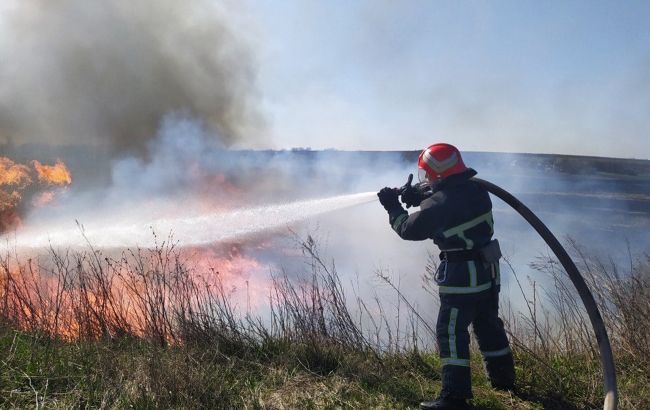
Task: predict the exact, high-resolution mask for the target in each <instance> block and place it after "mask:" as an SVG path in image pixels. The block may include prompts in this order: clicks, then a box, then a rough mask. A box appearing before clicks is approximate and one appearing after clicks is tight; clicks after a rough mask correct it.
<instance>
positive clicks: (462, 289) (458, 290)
mask: <svg viewBox="0 0 650 410" xmlns="http://www.w3.org/2000/svg"><path fill="white" fill-rule="evenodd" d="M491 287H492V282H487V283H484V284H482V285H477V286H438V291H439V292H440V293H454V294H465V293H478V292H483V291H484V290H488V289H490V288H491Z"/></svg>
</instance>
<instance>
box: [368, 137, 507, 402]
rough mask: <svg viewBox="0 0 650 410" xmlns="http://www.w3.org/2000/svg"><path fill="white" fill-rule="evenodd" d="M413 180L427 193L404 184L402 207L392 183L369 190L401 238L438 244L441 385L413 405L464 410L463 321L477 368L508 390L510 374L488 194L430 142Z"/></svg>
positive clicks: (448, 150) (449, 151)
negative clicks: (474, 345) (477, 354)
mask: <svg viewBox="0 0 650 410" xmlns="http://www.w3.org/2000/svg"><path fill="white" fill-rule="evenodd" d="M418 168H419V169H418V171H419V176H420V181H421V182H423V181H424V182H425V184H423V185H426V186H430V189H429V190H428V192H426V193H424V192H423V191H422V190H421V189H417V188H416V187H410V186H408V187H407V188H406V189H405V190H404V191H402V192H401V197H402V202H403V203H404V204H405V205H406V206H407V208H408V207H410V206H419V207H420V210H419V211H416V212H412V213H411V214H410V215H409V213H408V212H407V211H406V210H405V209H404V208H402V205H401V204H400V202H399V199H398V198H399V195H400V192H398V191H397V190H396V189H395V188H388V187H387V188H383V189H382V190H381V191H379V192H378V193H377V196H378V197H379V201H380V203H381V204H382V205H383V207H384V208H385V209H386V211H388V219H389V222H390V225H391V227H392V228H393V230H394V231H395V232H397V234H398V235H399V236H400V237H401V238H402V239H405V240H411V241H423V240H426V239H433V242H434V243H435V244H436V245H437V246H438V247H439V248H440V251H441V252H440V264H439V266H438V269H437V271H436V273H435V276H434V280H435V281H436V283H437V285H438V289H439V291H438V293H439V297H440V311H439V313H438V322H437V325H436V333H437V342H438V347H439V352H440V359H441V363H442V389H441V391H440V394H439V396H438V397H437V398H436V399H435V400H432V401H424V402H422V403H420V408H421V409H464V408H468V407H469V404H468V402H467V400H469V399H471V397H472V390H471V378H470V367H469V365H470V361H469V357H470V356H469V342H470V340H469V332H468V327H469V325H470V324H471V325H472V328H473V330H474V334H475V335H476V338H477V341H478V345H479V349H480V350H481V353H482V355H483V361H484V364H485V369H486V371H487V374H488V377H489V379H490V382H491V384H492V386H493V387H494V388H498V389H506V390H512V389H513V388H514V381H515V372H514V362H513V357H512V352H511V350H510V345H509V343H508V338H507V336H506V333H505V330H504V328H503V322H502V321H501V319H500V318H499V316H498V305H499V301H498V297H499V296H498V292H499V289H500V276H499V258H500V257H501V252H500V250H499V245H498V242H497V241H496V240H495V239H492V235H493V233H494V231H493V218H492V202H491V201H490V197H489V194H488V192H487V191H486V190H485V189H484V188H482V187H481V186H480V185H479V184H478V183H476V182H474V181H472V179H471V178H472V177H473V176H474V175H476V171H474V170H473V169H471V168H467V167H466V166H465V164H464V163H463V159H462V157H461V155H460V152H459V151H458V149H457V148H456V147H454V146H453V145H449V144H433V145H431V146H429V147H428V148H426V149H425V150H424V151H422V153H421V154H420V156H419V159H418Z"/></svg>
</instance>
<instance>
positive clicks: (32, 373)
mask: <svg viewBox="0 0 650 410" xmlns="http://www.w3.org/2000/svg"><path fill="white" fill-rule="evenodd" d="M300 246H301V247H302V250H303V252H304V254H305V255H306V257H307V258H308V259H309V260H310V261H311V264H310V265H309V266H311V269H312V272H308V274H307V275H306V277H307V278H308V280H302V281H298V280H296V279H294V278H290V277H289V276H288V275H287V274H284V273H281V272H280V273H275V274H273V275H272V283H273V291H272V293H271V295H270V302H271V305H270V309H271V313H272V314H271V318H270V319H268V320H262V319H260V318H259V317H256V316H252V315H246V314H243V315H242V314H239V313H238V312H237V310H236V309H235V308H234V307H233V306H232V304H231V302H230V301H229V298H228V293H227V292H226V291H224V289H223V287H222V286H219V285H218V284H217V285H216V286H215V284H206V283H205V282H202V281H201V280H200V279H197V275H196V274H195V273H194V272H193V271H192V270H191V269H190V268H189V267H188V266H186V265H185V264H184V262H183V261H182V259H181V258H180V257H179V253H178V252H177V250H175V249H174V248H173V246H166V245H162V246H160V247H159V248H156V249H152V250H139V251H135V252H129V253H124V254H123V255H122V257H121V258H111V257H108V256H106V255H103V254H101V253H100V252H99V251H97V250H94V249H90V250H88V251H87V252H81V253H73V252H69V253H67V254H64V255H61V254H57V253H56V252H52V253H51V255H50V258H51V260H50V263H49V264H44V263H43V262H42V261H41V262H39V264H38V265H37V264H36V263H35V262H33V261H16V260H13V259H12V257H11V256H9V255H8V256H6V257H5V258H3V259H2V260H1V261H0V275H1V276H0V278H1V279H0V280H1V282H0V284H1V290H0V292H1V293H0V296H1V297H2V299H1V304H0V309H1V310H0V313H1V315H0V316H1V317H2V325H1V326H0V357H1V359H0V360H1V361H0V407H2V408H139V409H140V408H152V409H153V408H211V409H214V408H222V409H230V408H236V409H239V408H243V409H293V408H323V409H330V408H331V409H336V408H364V409H365V408H385V409H408V408H417V405H418V403H419V401H420V400H421V399H424V398H430V397H433V396H435V395H436V393H437V392H438V391H439V388H440V364H439V360H438V358H437V353H436V352H435V349H433V350H432V349H428V348H425V347H424V346H422V344H421V343H420V342H419V338H418V337H417V335H415V334H414V335H413V337H411V338H410V339H408V338H404V339H402V341H401V342H399V343H397V342H396V341H395V340H393V341H391V340H390V338H388V340H389V341H388V342H386V338H382V339H383V340H384V341H383V342H380V341H379V338H377V337H376V336H377V335H378V334H379V333H380V329H382V326H384V325H385V326H389V321H387V320H386V316H385V315H386V311H387V310H386V309H388V308H385V309H381V310H380V311H381V312H383V313H380V314H378V315H377V316H375V317H373V320H371V322H372V323H375V327H368V326H365V327H362V326H361V323H359V321H358V320H357V319H355V318H356V317H357V315H356V314H354V313H353V312H356V311H357V310H358V309H365V311H366V312H367V313H368V314H370V309H367V306H366V305H365V302H363V301H356V303H353V304H351V303H350V302H349V299H350V298H348V297H346V295H345V294H344V292H343V287H342V285H341V281H340V279H339V276H338V274H337V273H336V270H335V269H334V267H333V266H332V265H329V264H326V263H324V262H323V259H322V258H321V256H320V255H319V254H318V250H317V247H316V244H315V243H314V242H313V241H312V240H311V238H307V239H306V240H305V241H303V242H301V244H300ZM573 253H574V254H575V256H576V257H577V259H578V260H579V261H580V265H581V268H582V271H583V272H584V273H585V276H586V279H587V281H588V283H590V285H591V286H592V290H593V292H594V294H595V296H596V299H597V301H598V302H599V305H600V306H601V310H602V313H603V316H604V319H605V321H606V323H607V325H608V329H609V332H610V337H611V338H612V343H613V346H614V350H615V354H616V359H617V371H618V377H619V388H620V395H621V399H620V408H624V409H647V408H650V323H649V319H650V268H649V262H650V258H649V257H648V256H647V255H646V256H641V257H631V258H630V266H628V267H626V268H625V269H626V271H625V272H622V271H619V268H618V267H616V266H613V265H611V264H608V263H604V262H603V261H601V260H599V259H597V258H593V257H591V256H588V255H586V254H585V253H584V252H583V251H582V250H581V249H579V248H578V247H575V246H574V249H573ZM535 264H536V268H537V269H538V271H539V272H540V274H543V275H547V276H548V277H549V278H551V279H552V280H551V283H553V284H554V285H553V288H551V289H546V290H544V291H542V290H541V289H540V290H539V295H537V294H535V295H532V297H533V298H532V299H531V300H527V301H528V302H529V306H530V310H529V311H528V312H524V313H520V312H514V311H512V309H510V308H509V306H507V305H503V306H502V309H503V315H504V317H505V319H506V322H507V323H506V325H507V328H508V330H509V332H510V336H511V340H512V342H513V350H514V353H515V360H516V370H517V386H516V391H515V392H498V391H495V390H492V389H491V388H490V387H489V383H488V382H487V380H486V378H485V375H484V373H483V369H482V363H481V360H480V355H479V354H478V352H477V351H476V348H475V346H474V352H473V356H472V374H473V379H474V380H473V386H474V395H475V398H474V400H473V405H474V406H475V408H482V409H511V408H515V409H541V408H550V409H554V408H555V409H572V408H575V409H591V408H599V407H601V406H602V404H601V403H602V396H603V393H602V381H601V380H602V378H601V375H600V364H599V360H598V356H597V350H596V348H595V346H594V342H593V340H592V339H593V338H592V336H591V331H590V328H589V325H588V322H587V321H586V318H585V315H584V313H583V312H582V311H581V309H580V306H579V302H576V301H577V299H576V297H575V294H574V292H572V290H571V287H570V285H569V284H568V282H567V281H566V280H565V279H564V276H563V273H562V272H561V271H559V270H558V267H557V264H556V263H555V262H554V261H553V260H538V261H536V262H535ZM512 273H513V274H514V275H515V277H516V272H512ZM517 280H519V279H517ZM208 285H210V286H208ZM542 294H545V295H546V296H545V297H544V301H543V302H540V300H539V299H541V298H542V296H541V295H542ZM542 306H544V307H543V308H542ZM409 317H410V322H409V323H410V324H411V327H410V329H411V331H412V333H415V330H416V329H419V328H421V324H420V326H419V327H418V326H417V325H416V324H417V322H418V321H419V319H418V316H417V312H410V315H409ZM382 323H383V324H384V325H382ZM383 329H384V331H385V328H383ZM407 329H408V325H407Z"/></svg>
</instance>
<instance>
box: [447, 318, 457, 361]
mask: <svg viewBox="0 0 650 410" xmlns="http://www.w3.org/2000/svg"><path fill="white" fill-rule="evenodd" d="M456 319H458V309H456V308H451V312H450V313H449V325H448V326H447V337H448V338H449V356H450V357H451V358H452V359H457V358H458V354H457V353H456Z"/></svg>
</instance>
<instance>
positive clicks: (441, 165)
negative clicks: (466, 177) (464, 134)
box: [418, 144, 467, 182]
mask: <svg viewBox="0 0 650 410" xmlns="http://www.w3.org/2000/svg"><path fill="white" fill-rule="evenodd" d="M418 168H419V176H420V181H424V180H427V181H430V182H431V181H435V180H440V179H443V178H447V177H448V176H450V175H453V174H458V173H460V172H463V171H465V170H467V167H466V166H465V163H463V158H461V156H460V151H458V148H456V147H454V146H453V145H450V144H433V145H429V147H427V148H426V149H425V150H424V151H422V153H421V154H420V157H419V158H418Z"/></svg>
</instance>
